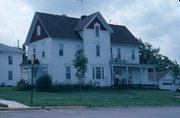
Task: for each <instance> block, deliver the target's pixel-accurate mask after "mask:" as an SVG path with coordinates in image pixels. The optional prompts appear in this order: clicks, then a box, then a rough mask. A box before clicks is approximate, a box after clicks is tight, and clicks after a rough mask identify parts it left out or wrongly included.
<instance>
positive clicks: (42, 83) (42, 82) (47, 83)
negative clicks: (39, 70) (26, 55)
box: [36, 74, 52, 91]
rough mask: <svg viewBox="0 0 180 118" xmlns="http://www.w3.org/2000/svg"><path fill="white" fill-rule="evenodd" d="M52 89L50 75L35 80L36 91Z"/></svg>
mask: <svg viewBox="0 0 180 118" xmlns="http://www.w3.org/2000/svg"><path fill="white" fill-rule="evenodd" d="M51 87H52V80H51V77H50V75H48V74H46V75H42V76H40V77H39V78H37V79H36V89H37V90H38V91H50V90H51Z"/></svg>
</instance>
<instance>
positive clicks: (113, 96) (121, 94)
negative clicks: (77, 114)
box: [0, 87, 180, 106]
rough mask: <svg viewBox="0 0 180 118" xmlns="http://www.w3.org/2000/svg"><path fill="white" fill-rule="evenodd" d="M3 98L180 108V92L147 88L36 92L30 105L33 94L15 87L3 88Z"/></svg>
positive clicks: (27, 101)
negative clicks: (80, 97)
mask: <svg viewBox="0 0 180 118" xmlns="http://www.w3.org/2000/svg"><path fill="white" fill-rule="evenodd" d="M0 93H1V94H0V98H2V99H7V100H15V101H17V102H20V103H23V104H26V105H29V106H72V105H73V106H77V105H87V106H147V105H148V106H149V105H150V106H152V105H153V106H154V105H180V92H172V91H161V90H148V89H144V90H143V89H138V90H135V89H110V88H106V89H105V88H104V89H95V90H82V102H81V103H80V102H79V94H80V93H79V91H77V90H72V91H61V92H38V91H35V92H34V104H33V105H31V104H30V96H31V94H30V91H16V90H13V89H12V87H0Z"/></svg>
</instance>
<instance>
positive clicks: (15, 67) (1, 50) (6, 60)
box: [0, 43, 24, 85]
mask: <svg viewBox="0 0 180 118" xmlns="http://www.w3.org/2000/svg"><path fill="white" fill-rule="evenodd" d="M23 53H24V51H23V50H21V49H19V48H14V47H9V46H7V45H4V44H1V43H0V65H1V66H0V85H16V83H17V81H18V80H20V79H21V71H20V66H19V64H20V63H21V62H22V55H23Z"/></svg>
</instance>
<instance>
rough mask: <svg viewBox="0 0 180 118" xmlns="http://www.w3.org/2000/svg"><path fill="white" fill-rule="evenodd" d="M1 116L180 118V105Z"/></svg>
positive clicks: (3, 117)
mask: <svg viewBox="0 0 180 118" xmlns="http://www.w3.org/2000/svg"><path fill="white" fill-rule="evenodd" d="M0 118H180V107H139V108H85V109H51V110H20V111H18V110H17V111H16V110H15V111H0Z"/></svg>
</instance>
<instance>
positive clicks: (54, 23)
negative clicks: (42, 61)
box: [24, 12, 140, 45]
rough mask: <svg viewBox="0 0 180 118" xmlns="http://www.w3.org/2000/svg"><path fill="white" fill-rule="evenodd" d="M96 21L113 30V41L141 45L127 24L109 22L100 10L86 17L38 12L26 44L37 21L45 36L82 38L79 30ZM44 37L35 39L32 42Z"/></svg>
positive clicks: (104, 27) (111, 35)
mask: <svg viewBox="0 0 180 118" xmlns="http://www.w3.org/2000/svg"><path fill="white" fill-rule="evenodd" d="M38 20H39V21H38ZM95 21H97V22H100V21H101V22H100V23H102V25H101V26H102V27H101V29H106V30H111V31H112V33H111V34H110V37H111V43H117V44H128V45H129V44H131V45H140V43H139V41H138V40H137V39H136V38H135V37H134V36H133V34H132V33H131V32H130V31H129V30H128V29H127V28H126V27H125V26H120V25H111V24H107V22H106V21H105V20H104V18H103V17H102V15H101V14H100V13H99V12H96V13H94V14H91V15H89V16H87V17H86V18H85V19H79V18H72V17H67V16H64V15H54V14H47V13H39V12H36V13H35V15H34V18H33V21H32V23H31V26H30V29H29V32H28V35H27V38H26V42H25V43H24V44H25V45H28V44H29V43H30V39H31V37H33V31H34V29H35V27H36V22H40V23H41V25H42V27H43V30H44V31H45V33H46V35H45V37H46V36H48V37H53V38H60V39H61V38H63V39H75V40H82V38H81V37H80V35H79V33H78V31H80V30H82V28H84V27H88V28H92V27H90V24H91V23H93V22H95ZM42 38H43V37H41V38H39V39H35V40H33V41H31V42H34V41H36V40H40V39H42Z"/></svg>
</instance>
